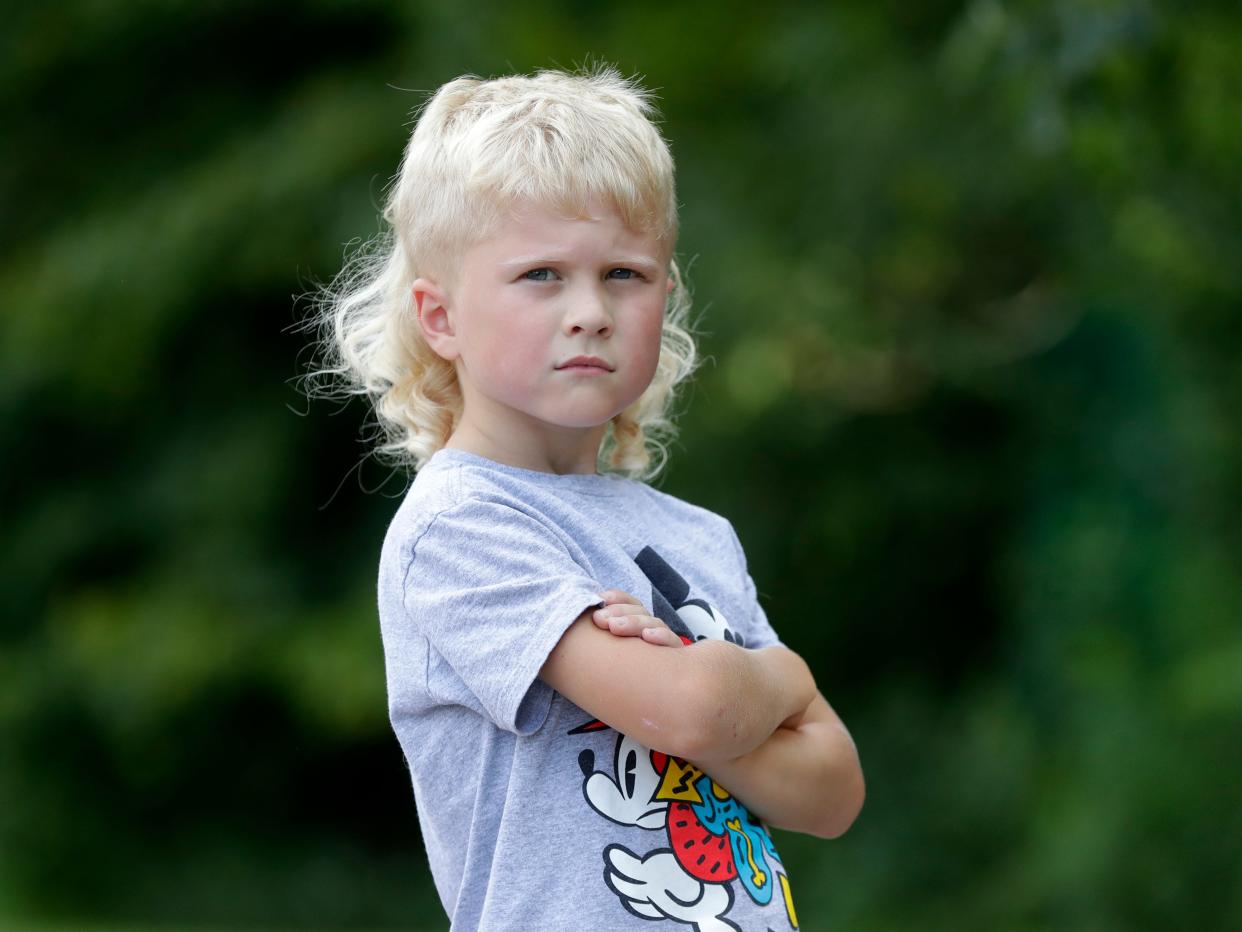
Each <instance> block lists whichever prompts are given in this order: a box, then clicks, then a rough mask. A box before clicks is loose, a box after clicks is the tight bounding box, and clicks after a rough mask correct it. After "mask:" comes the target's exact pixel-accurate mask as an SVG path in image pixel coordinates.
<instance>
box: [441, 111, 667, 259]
mask: <svg viewBox="0 0 1242 932" xmlns="http://www.w3.org/2000/svg"><path fill="white" fill-rule="evenodd" d="M593 103H594V104H595V106H593V107H592V106H584V105H583V103H582V102H581V101H575V105H574V106H572V107H571V106H567V105H565V104H563V103H558V102H557V101H556V100H555V99H552V100H548V99H546V98H545V99H542V100H538V101H531V100H519V101H517V102H514V103H513V104H511V105H510V106H507V107H496V108H495V109H493V110H492V111H491V112H489V113H487V114H486V115H483V116H481V118H480V119H479V120H478V121H477V122H476V123H475V124H474V125H473V126H472V127H470V129H469V130H468V131H467V132H466V133H464V134H463V137H462V138H461V139H460V140H459V145H460V147H461V149H462V150H463V151H461V152H460V155H461V156H463V158H461V160H460V161H459V163H458V164H461V165H463V166H467V165H468V166H469V170H468V173H467V175H466V177H465V178H464V179H463V181H464V187H465V189H466V192H467V193H468V196H469V198H470V200H472V201H474V202H475V203H476V204H489V203H490V204H491V205H493V206H494V207H495V208H496V209H497V210H498V211H505V210H510V209H512V208H514V207H515V206H517V205H520V204H525V203H533V204H541V205H546V206H548V207H550V208H551V209H553V210H555V211H556V212H558V213H561V214H564V215H565V216H569V217H585V216H588V215H589V213H590V209H591V206H592V205H598V204H600V203H605V204H608V205H610V206H612V207H614V208H615V209H616V210H617V212H618V214H619V215H620V216H621V219H622V220H623V222H624V223H625V225H626V226H627V227H629V228H630V229H633V230H636V231H642V232H654V233H656V234H657V235H658V236H660V237H661V238H669V239H674V240H675V239H676V235H677V210H676V201H675V197H674V190H673V162H672V158H671V156H670V155H669V152H668V148H667V146H666V145H665V144H664V142H663V140H662V139H661V138H660V136H659V133H658V132H657V131H656V130H655V128H654V127H653V126H652V125H651V123H650V122H649V121H648V120H647V119H646V118H645V117H644V116H642V115H641V114H640V113H638V112H636V111H635V110H634V109H633V108H632V107H631V108H622V107H620V106H616V105H609V103H608V102H607V101H595V102H593Z"/></svg>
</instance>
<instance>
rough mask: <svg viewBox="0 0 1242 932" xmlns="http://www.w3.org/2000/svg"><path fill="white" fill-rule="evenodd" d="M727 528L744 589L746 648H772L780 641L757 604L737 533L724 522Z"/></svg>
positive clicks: (757, 598) (752, 581)
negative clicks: (747, 624)
mask: <svg viewBox="0 0 1242 932" xmlns="http://www.w3.org/2000/svg"><path fill="white" fill-rule="evenodd" d="M725 523H726V524H727V525H728V527H729V537H730V539H732V541H733V548H734V550H735V551H736V552H737V564H738V573H739V575H740V578H741V579H742V581H743V584H744V585H745V588H746V594H745V598H746V606H747V609H748V610H749V621H750V625H749V627H748V629H747V630H746V631H745V632H744V633H745V635H746V646H747V647H755V648H758V647H772V646H773V645H776V644H780V643H781V639H780V638H779V637H777V635H776V631H775V630H774V629H773V628H772V625H771V624H770V623H769V622H768V615H767V613H766V612H765V611H764V610H763V606H762V605H760V604H759V594H758V592H757V591H756V589H755V581H754V580H753V579H751V576H750V572H749V571H748V570H747V568H746V553H745V551H743V550H742V542H741V541H740V540H738V537H737V531H735V530H734V529H733V525H732V523H731V522H728V521H726V522H725Z"/></svg>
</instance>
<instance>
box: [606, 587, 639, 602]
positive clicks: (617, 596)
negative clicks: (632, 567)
mask: <svg viewBox="0 0 1242 932" xmlns="http://www.w3.org/2000/svg"><path fill="white" fill-rule="evenodd" d="M600 598H602V599H603V600H604V601H605V602H607V603H608V604H609V605H623V604H624V605H639V606H641V605H642V604H643V603H642V602H640V601H638V599H636V598H634V596H632V595H630V594H629V593H628V592H625V591H623V590H621V589H605V590H604V591H603V592H601V593H600Z"/></svg>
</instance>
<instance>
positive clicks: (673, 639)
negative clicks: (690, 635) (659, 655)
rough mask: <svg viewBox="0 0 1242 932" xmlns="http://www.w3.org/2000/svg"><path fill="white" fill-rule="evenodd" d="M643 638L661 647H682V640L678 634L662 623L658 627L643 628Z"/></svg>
mask: <svg viewBox="0 0 1242 932" xmlns="http://www.w3.org/2000/svg"><path fill="white" fill-rule="evenodd" d="M642 638H643V640H644V641H646V642H647V643H649V644H658V645H659V646H661V647H681V646H682V641H681V638H679V637H678V636H677V635H675V634H674V633H673V632H672V631H670V630H669V629H668V628H667V627H665V626H664V625H663V624H661V625H660V626H659V627H658V628H643V633H642Z"/></svg>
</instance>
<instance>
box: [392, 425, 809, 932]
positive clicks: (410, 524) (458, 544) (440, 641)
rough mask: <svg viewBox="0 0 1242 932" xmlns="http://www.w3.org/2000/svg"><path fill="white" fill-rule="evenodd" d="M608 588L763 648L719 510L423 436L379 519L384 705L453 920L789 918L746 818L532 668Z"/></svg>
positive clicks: (763, 634)
mask: <svg viewBox="0 0 1242 932" xmlns="http://www.w3.org/2000/svg"><path fill="white" fill-rule="evenodd" d="M608 588H615V589H623V590H625V591H626V592H628V593H630V594H631V595H634V596H636V597H637V598H638V599H640V600H641V601H642V602H643V604H644V605H645V606H646V607H647V608H648V609H650V610H652V612H653V614H655V615H657V616H658V617H660V618H662V619H663V620H664V621H665V622H666V623H667V624H668V625H669V626H670V627H672V628H673V629H674V630H675V631H677V632H678V633H679V634H682V636H683V640H685V639H699V638H703V637H720V638H726V639H729V640H732V641H734V642H736V643H740V644H742V645H743V646H746V647H761V646H766V645H769V644H775V643H778V642H777V638H776V635H775V633H774V632H773V631H772V628H771V627H770V626H769V624H768V621H767V618H766V617H765V616H764V613H763V610H762V609H761V608H760V607H759V603H758V601H757V600H756V598H755V588H754V583H753V582H752V581H751V578H750V576H749V575H748V574H747V571H746V563H745V558H744V556H743V554H742V548H741V545H740V544H739V543H738V539H737V535H736V534H735V533H734V531H733V528H732V526H731V525H730V524H729V522H728V521H726V520H725V519H724V518H722V517H720V516H718V515H716V514H713V513H712V512H710V511H707V510H706V509H703V508H699V507H696V506H694V505H690V504H687V503H686V502H683V501H681V500H679V499H677V498H674V497H672V496H670V495H667V494H665V493H662V492H659V491H657V490H655V489H653V488H651V487H650V486H648V485H646V484H644V483H641V482H636V481H633V480H628V479H623V478H619V477H616V476H606V475H582V474H575V475H564V476H558V475H554V474H551V473H543V472H535V471H532V470H525V469H518V468H515V467H511V466H506V465H503V464H500V463H496V462H493V461H491V460H488V459H484V458H482V457H479V456H475V455H473V454H470V453H466V452H464V451H461V450H455V449H444V450H441V451H439V452H438V453H436V454H435V456H433V457H432V458H431V459H430V460H429V461H428V462H427V464H426V465H425V466H424V467H423V468H422V470H420V471H419V473H418V476H417V478H416V479H415V480H414V483H413V484H412V486H411V487H410V490H409V492H408V494H407V495H406V498H405V500H404V501H403V503H402V505H401V507H400V509H399V510H398V511H397V514H396V516H395V517H394V519H393V522H392V525H391V526H390V528H389V530H388V534H387V536H386V538H385V540H384V549H383V554H382V557H381V559H380V575H379V609H380V622H381V628H382V632H383V638H384V653H385V658H386V664H387V676H388V697H389V712H390V716H391V719H392V724H393V728H394V729H395V730H396V733H397V737H398V738H399V739H400V742H401V747H402V749H403V751H404V752H405V757H406V761H407V763H408V764H409V768H410V775H411V778H412V779H413V783H414V795H415V799H416V800H417V803H418V813H419V819H420V823H421V825H422V830H423V839H424V841H425V843H426V846H427V858H428V861H429V863H430V865H431V872H432V876H433V877H434V879H435V884H436V889H437V890H438V892H439V894H440V899H441V901H442V902H443V904H444V908H445V910H446V911H447V912H448V915H449V917H450V918H451V920H452V929H453V930H474V929H482V930H521V932H528V930H540V932H556V930H561V929H575V930H576V929H587V930H596V929H600V930H613V929H615V930H634V932H652V925H651V920H664V921H665V925H666V926H667V927H669V928H670V929H671V928H675V927H679V926H688V927H690V928H691V929H694V930H701V932H718V930H726V929H732V930H737V929H741V930H756V932H764V930H768V929H772V930H779V929H792V928H796V924H795V913H794V911H793V903H792V899H791V895H790V893H789V882H788V880H787V879H786V875H785V869H784V867H783V865H782V864H781V861H780V859H779V857H778V856H777V853H776V850H775V848H774V847H773V844H772V839H771V835H770V834H769V832H768V830H767V828H766V827H764V826H763V825H762V824H761V823H760V822H759V821H758V819H756V818H755V817H753V816H752V815H751V814H750V813H749V812H748V811H747V810H746V808H745V807H744V806H742V805H741V804H740V803H739V801H738V800H736V799H734V798H733V797H732V796H731V795H730V794H729V793H728V792H727V790H725V789H723V788H722V787H720V786H718V785H717V784H715V783H714V782H713V781H712V780H711V778H710V777H708V776H707V775H705V774H703V773H702V772H701V771H699V770H697V769H696V768H695V767H694V766H693V765H691V764H689V763H687V762H685V761H682V760H679V759H677V758H670V757H668V756H667V755H664V754H661V753H658V752H652V751H649V750H648V749H647V748H645V747H643V746H641V745H639V744H638V743H637V742H635V741H633V740H631V739H629V738H627V737H625V736H623V735H620V734H618V733H617V732H615V731H613V730H612V729H610V728H608V727H606V726H604V725H602V724H601V723H599V722H597V721H593V720H592V718H591V716H590V715H588V714H587V713H585V712H584V711H583V710H582V709H580V708H579V707H578V706H576V705H574V704H573V703H572V702H570V701H569V700H568V699H566V698H564V697H563V696H561V695H560V694H559V693H557V692H555V691H554V690H552V689H551V688H550V687H549V686H547V685H546V684H545V683H543V682H542V681H541V680H539V679H538V675H539V670H540V668H541V667H542V666H543V663H544V661H545V660H546V659H547V656H548V654H549V652H550V651H551V650H552V648H553V647H554V646H555V645H556V643H557V641H558V640H560V637H561V635H562V634H563V633H564V631H565V629H566V628H567V627H568V626H569V625H570V623H571V622H573V621H574V619H575V618H577V617H578V616H579V615H580V614H581V613H582V612H583V611H584V610H585V609H587V608H589V607H591V606H593V605H597V604H599V603H600V602H601V599H600V592H601V591H602V590H604V589H608Z"/></svg>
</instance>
